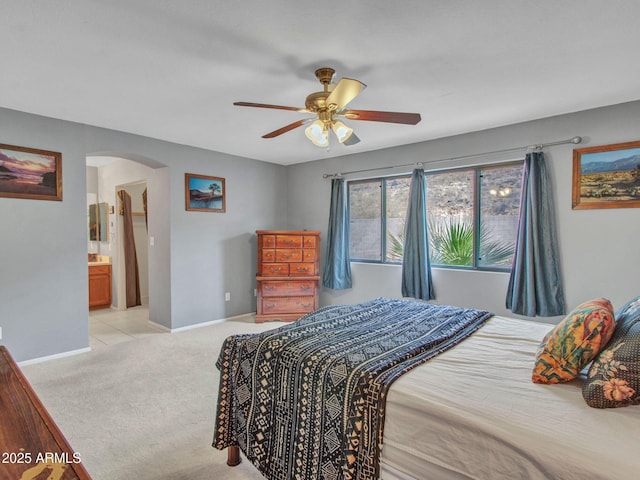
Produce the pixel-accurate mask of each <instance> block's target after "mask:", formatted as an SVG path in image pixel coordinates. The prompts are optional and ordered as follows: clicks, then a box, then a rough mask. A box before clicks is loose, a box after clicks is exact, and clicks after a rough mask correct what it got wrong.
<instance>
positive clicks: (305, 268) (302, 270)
mask: <svg viewBox="0 0 640 480" xmlns="http://www.w3.org/2000/svg"><path fill="white" fill-rule="evenodd" d="M296 271H298V272H308V271H309V267H297V268H296Z"/></svg>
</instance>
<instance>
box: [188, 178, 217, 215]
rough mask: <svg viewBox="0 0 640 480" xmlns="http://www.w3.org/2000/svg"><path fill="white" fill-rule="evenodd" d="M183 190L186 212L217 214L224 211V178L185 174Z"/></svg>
mask: <svg viewBox="0 0 640 480" xmlns="http://www.w3.org/2000/svg"><path fill="white" fill-rule="evenodd" d="M184 190H185V197H186V204H187V210H192V211H196V212H218V213H224V212H225V211H226V198H227V194H226V191H225V185H224V178H220V177H209V176H206V175H195V174H193V173H186V174H185V180H184Z"/></svg>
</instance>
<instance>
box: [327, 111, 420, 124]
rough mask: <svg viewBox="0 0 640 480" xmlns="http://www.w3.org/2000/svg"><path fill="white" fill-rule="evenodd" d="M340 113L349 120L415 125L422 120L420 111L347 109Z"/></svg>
mask: <svg viewBox="0 0 640 480" xmlns="http://www.w3.org/2000/svg"><path fill="white" fill-rule="evenodd" d="M338 115H342V116H344V117H346V118H348V119H349V120H367V121H369V122H386V123H403V124H405V125H415V124H416V123H418V122H419V121H420V120H422V118H421V117H420V114H419V113H402V112H379V111H376V110H345V111H344V112H339V113H338Z"/></svg>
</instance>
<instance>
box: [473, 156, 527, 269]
mask: <svg viewBox="0 0 640 480" xmlns="http://www.w3.org/2000/svg"><path fill="white" fill-rule="evenodd" d="M480 182H481V186H480V192H481V194H480V249H479V258H478V266H480V267H506V268H510V267H511V262H512V259H513V250H514V248H515V238H516V229H517V228H518V214H519V210H520V190H521V183H522V165H521V164H519V165H509V166H504V167H492V168H487V169H483V170H482V171H481V180H480Z"/></svg>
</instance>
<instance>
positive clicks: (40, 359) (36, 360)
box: [18, 347, 91, 367]
mask: <svg viewBox="0 0 640 480" xmlns="http://www.w3.org/2000/svg"><path fill="white" fill-rule="evenodd" d="M90 351H91V347H87V348H80V349H78V350H69V351H68V352H62V353H56V354H55V355H47V356H46V357H38V358H32V359H31V360H24V361H23V362H18V366H20V367H23V366H26V365H33V364H34V363H42V362H48V361H49V360H56V359H58V358H64V357H70V356H72V355H79V354H81V353H87V352H90Z"/></svg>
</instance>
